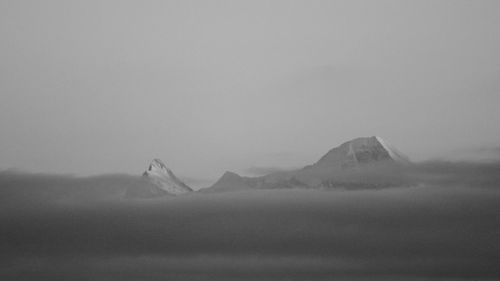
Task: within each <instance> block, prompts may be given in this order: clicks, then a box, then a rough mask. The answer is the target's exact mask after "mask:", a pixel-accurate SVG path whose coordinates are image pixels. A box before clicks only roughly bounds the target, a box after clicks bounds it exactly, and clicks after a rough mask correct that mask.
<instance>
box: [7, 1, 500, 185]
mask: <svg viewBox="0 0 500 281" xmlns="http://www.w3.org/2000/svg"><path fill="white" fill-rule="evenodd" d="M0 43H1V44H0V61H1V64H0V169H6V168H10V167H17V168H21V169H25V170H28V171H40V172H63V173H76V174H83V175H85V174H95V173H108V172H125V173H140V172H141V171H142V170H143V169H144V168H145V167H146V165H147V163H148V162H149V160H150V159H152V158H155V157H159V158H161V159H163V160H164V161H165V162H166V164H167V165H168V166H169V167H171V168H172V169H173V170H174V171H175V172H176V173H177V174H180V175H183V176H190V177H198V178H215V177H218V176H219V175H220V174H222V173H223V172H224V171H225V170H234V171H243V170H245V169H247V168H248V167H259V166H268V167H273V166H281V167H291V166H301V165H306V164H309V163H311V162H313V161H316V160H317V159H318V158H319V157H320V156H321V155H322V154H324V153H326V152H327V151H328V150H329V149H330V148H332V147H334V146H337V145H338V144H340V143H342V142H344V141H346V140H349V139H351V138H354V137H358V136H371V135H379V136H382V137H383V138H385V139H386V141H388V142H390V143H392V144H394V145H395V146H397V147H398V148H399V149H400V150H401V151H403V152H405V153H406V154H408V155H409V156H410V157H411V158H412V159H415V160H422V159H426V158H430V157H434V156H436V155H439V154H442V152H443V151H451V150H454V149H459V148H461V147H474V146H482V145H495V144H500V130H499V124H500V113H499V112H498V110H499V106H500V52H499V50H500V1H434V0H433V1H399V0H398V1H78V2H77V1H17V0H15V1H14V0H13V1H0Z"/></svg>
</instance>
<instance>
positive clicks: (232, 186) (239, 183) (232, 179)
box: [201, 171, 255, 192]
mask: <svg viewBox="0 0 500 281" xmlns="http://www.w3.org/2000/svg"><path fill="white" fill-rule="evenodd" d="M254 187H255V180H254V179H253V178H248V177H242V176H240V175H238V174H236V173H233V172H229V171H226V172H225V173H224V174H223V175H222V177H221V178H220V179H219V180H218V181H217V182H216V183H214V184H213V185H212V186H211V187H210V188H204V189H202V190H201V191H202V192H221V191H236V190H243V189H248V188H254Z"/></svg>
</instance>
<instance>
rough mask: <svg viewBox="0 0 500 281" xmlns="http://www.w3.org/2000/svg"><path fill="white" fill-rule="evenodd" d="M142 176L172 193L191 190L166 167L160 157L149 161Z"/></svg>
mask: <svg viewBox="0 0 500 281" xmlns="http://www.w3.org/2000/svg"><path fill="white" fill-rule="evenodd" d="M143 177H145V178H146V179H147V180H148V181H149V182H150V183H151V184H153V185H155V186H157V187H158V188H160V189H162V190H163V191H166V192H167V193H169V194H172V195H177V194H183V193H187V192H191V191H193V189H192V188H191V187H189V186H188V185H186V184H185V183H184V182H182V181H181V180H180V179H179V178H177V177H176V176H175V174H174V173H173V172H172V170H170V169H169V168H167V166H166V165H165V164H164V163H163V161H161V160H160V159H153V161H151V163H150V164H149V166H148V168H147V170H146V171H145V172H144V174H143Z"/></svg>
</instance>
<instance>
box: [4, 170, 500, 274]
mask: <svg viewBox="0 0 500 281" xmlns="http://www.w3.org/2000/svg"><path fill="white" fill-rule="evenodd" d="M495 167H496V166H492V165H486V166H478V165H473V164H451V163H427V164H425V165H421V166H419V168H418V169H416V171H419V172H420V174H422V175H426V177H428V178H433V179H434V184H427V185H420V186H414V187H401V188H388V189H382V190H364V191H341V190H331V191H320V190H260V191H242V192H230V193H221V194H198V193H195V194H191V195H186V196H181V197H167V198H163V199H152V200H131V199H124V198H123V197H119V196H117V195H119V194H121V192H122V191H123V187H124V186H125V187H127V186H130V185H134V184H140V177H130V176H120V175H118V176H102V177H92V178H72V177H59V176H43V175H31V176H29V175H22V174H16V175H12V174H8V173H3V174H1V176H0V191H1V192H2V194H1V195H2V196H1V198H2V205H1V206H0V211H1V212H0V226H1V227H0V260H1V264H2V267H1V268H0V279H2V280H55V279H59V280H75V279H78V280H332V279H337V280H403V281H404V280H412V281H413V280H497V279H498V278H499V277H500V267H499V266H498V264H499V263H498V261H499V260H500V255H499V253H500V225H499V224H498V221H499V218H500V215H499V214H500V188H496V187H495V183H493V181H494V180H495V178H494V177H493V175H494V172H495ZM496 171H498V170H496ZM472 175H473V176H472ZM488 177H489V178H488ZM422 178H423V176H422ZM436 178H437V179H436ZM465 179H469V180H465ZM483 181H488V182H490V184H488V185H474V183H482V182H483ZM496 183H497V185H496V186H497V187H498V181H497V182H496ZM23 187H24V188H23ZM485 187H487V188H485ZM64 189H66V191H67V193H63V194H65V196H63V197H61V196H62V195H61V193H60V191H61V190H64ZM78 190H79V193H78V192H77V191H78ZM98 191H99V192H98ZM55 194H58V195H57V200H55V199H54V198H52V197H51V196H54V195H55ZM103 194H105V195H106V196H104V195H103ZM111 195H112V196H111ZM115 195H116V196H115ZM36 196H40V197H41V198H45V199H44V200H43V202H42V200H36V198H35V197H36ZM81 196H83V197H86V198H85V199H84V200H83V199H82V200H76V199H75V198H79V197H81ZM99 196H104V197H103V198H101V197H99ZM28 199H29V200H28ZM36 202H38V203H36Z"/></svg>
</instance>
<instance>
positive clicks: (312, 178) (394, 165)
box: [204, 136, 410, 192]
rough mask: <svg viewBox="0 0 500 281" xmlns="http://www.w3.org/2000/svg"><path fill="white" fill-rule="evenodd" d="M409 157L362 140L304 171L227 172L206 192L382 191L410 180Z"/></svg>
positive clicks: (381, 143)
mask: <svg viewBox="0 0 500 281" xmlns="http://www.w3.org/2000/svg"><path fill="white" fill-rule="evenodd" d="M408 164H410V161H409V159H408V157H406V156H405V155H403V154H402V153H401V152H399V151H398V150H397V149H396V148H394V147H392V146H390V145H388V144H387V143H386V142H385V141H384V140H383V139H382V138H380V137H376V136H373V137H361V138H356V139H353V140H350V141H347V142H345V143H343V144H341V145H340V146H338V147H335V148H333V149H331V150H330V151H328V152H327V153H326V154H325V155H324V156H323V157H321V158H320V159H319V160H318V161H317V162H316V163H314V164H312V165H309V166H306V167H304V168H302V169H299V170H295V171H290V172H279V173H271V174H268V175H265V176H262V177H253V178H252V177H241V176H239V175H237V174H235V173H231V172H226V173H225V174H224V175H223V176H222V177H221V178H220V179H219V180H218V181H217V182H216V183H215V184H213V185H212V186H211V187H209V188H207V189H205V190H204V191H212V192H213V191H228V190H241V189H249V188H255V189H274V188H336V187H341V188H349V189H352V188H378V187H386V186H392V185H398V184H402V183H404V182H405V181H406V178H405V175H404V167H406V166H407V165H408Z"/></svg>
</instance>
